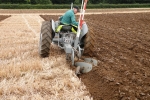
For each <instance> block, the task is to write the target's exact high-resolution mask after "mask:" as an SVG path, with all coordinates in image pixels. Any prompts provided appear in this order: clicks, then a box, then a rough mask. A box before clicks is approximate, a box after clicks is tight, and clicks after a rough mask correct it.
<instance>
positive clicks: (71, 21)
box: [56, 6, 80, 33]
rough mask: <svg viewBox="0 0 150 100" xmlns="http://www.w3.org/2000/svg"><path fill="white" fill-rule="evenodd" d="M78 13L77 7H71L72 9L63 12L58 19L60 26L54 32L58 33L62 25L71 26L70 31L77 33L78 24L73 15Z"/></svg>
mask: <svg viewBox="0 0 150 100" xmlns="http://www.w3.org/2000/svg"><path fill="white" fill-rule="evenodd" d="M78 12H80V9H79V7H78V6H73V9H71V10H68V11H67V12H65V14H64V15H63V16H61V17H60V18H59V20H60V26H59V27H58V28H57V30H56V32H58V31H60V30H61V28H62V26H63V25H71V26H72V29H71V31H72V32H74V33H77V28H78V24H79V23H78V22H77V21H76V17H75V14H77V13H78Z"/></svg>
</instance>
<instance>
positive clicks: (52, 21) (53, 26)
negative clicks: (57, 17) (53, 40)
mask: <svg viewBox="0 0 150 100" xmlns="http://www.w3.org/2000/svg"><path fill="white" fill-rule="evenodd" d="M51 23H52V30H53V32H55V22H54V20H53V19H51Z"/></svg>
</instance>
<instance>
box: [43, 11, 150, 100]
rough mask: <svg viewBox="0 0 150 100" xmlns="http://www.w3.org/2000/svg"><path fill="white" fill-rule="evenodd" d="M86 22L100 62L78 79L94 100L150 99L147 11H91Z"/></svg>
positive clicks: (149, 36) (55, 18)
mask: <svg viewBox="0 0 150 100" xmlns="http://www.w3.org/2000/svg"><path fill="white" fill-rule="evenodd" d="M41 17H42V18H43V19H44V20H50V19H53V20H55V21H56V20H57V19H58V17H59V16H57V15H41ZM85 21H86V23H87V25H88V27H89V29H90V30H89V32H90V31H93V32H94V34H95V40H96V46H95V51H93V52H94V53H95V57H96V58H97V59H98V61H99V64H98V66H96V67H94V68H93V69H92V71H91V72H89V73H87V74H82V75H80V76H79V78H81V80H82V81H83V83H84V84H85V85H86V86H87V89H88V90H89V91H90V93H91V95H92V96H93V98H94V100H150V13H133V14H132V13H130V14H129V13H126V14H117V13H116V14H93V15H85Z"/></svg>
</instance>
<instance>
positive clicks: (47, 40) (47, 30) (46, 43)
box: [39, 21, 52, 57]
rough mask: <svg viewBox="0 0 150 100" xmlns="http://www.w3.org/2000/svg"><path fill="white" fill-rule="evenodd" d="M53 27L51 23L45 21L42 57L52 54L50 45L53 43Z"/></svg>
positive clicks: (42, 29)
mask: <svg viewBox="0 0 150 100" xmlns="http://www.w3.org/2000/svg"><path fill="white" fill-rule="evenodd" d="M51 33H52V27H51V23H50V21H44V22H43V23H42V27H41V33H40V45H39V46H40V47H39V52H40V56H41V57H48V56H49V53H50V45H51V42H52V34H51Z"/></svg>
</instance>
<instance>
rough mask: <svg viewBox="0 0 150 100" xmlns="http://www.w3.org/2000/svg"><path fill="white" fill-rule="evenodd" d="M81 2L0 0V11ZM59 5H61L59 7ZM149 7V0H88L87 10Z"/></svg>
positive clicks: (62, 0) (60, 7)
mask: <svg viewBox="0 0 150 100" xmlns="http://www.w3.org/2000/svg"><path fill="white" fill-rule="evenodd" d="M81 2H82V0H0V8H1V9H63V8H64V9H65V8H69V7H70V4H71V3H74V4H76V5H78V6H80V5H81ZM60 4H61V5H60ZM139 7H150V0H88V7H87V8H139Z"/></svg>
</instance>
